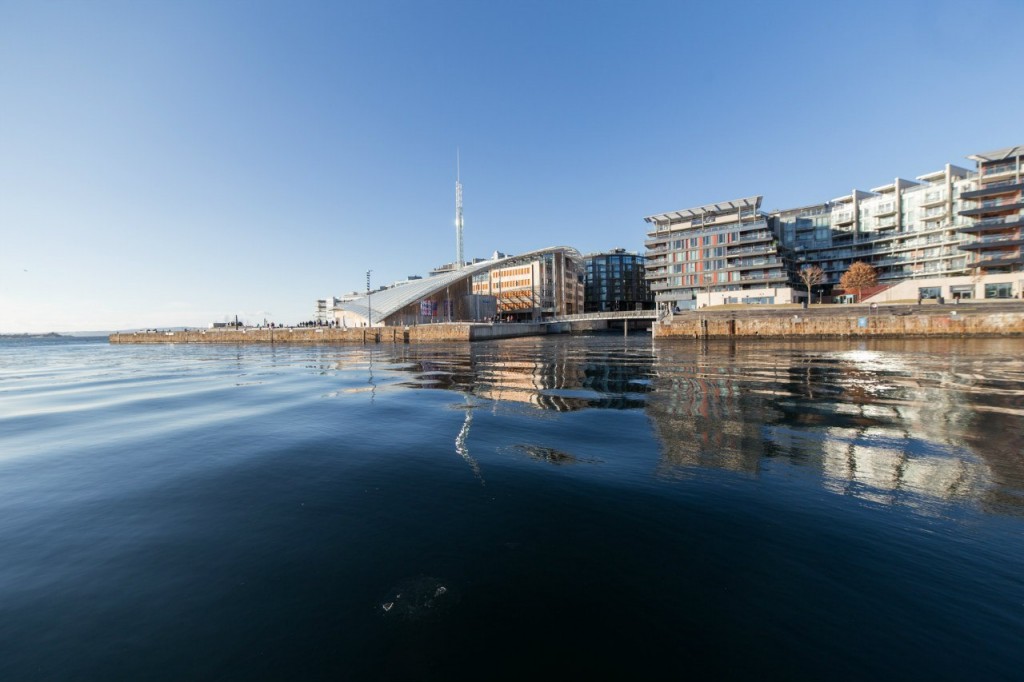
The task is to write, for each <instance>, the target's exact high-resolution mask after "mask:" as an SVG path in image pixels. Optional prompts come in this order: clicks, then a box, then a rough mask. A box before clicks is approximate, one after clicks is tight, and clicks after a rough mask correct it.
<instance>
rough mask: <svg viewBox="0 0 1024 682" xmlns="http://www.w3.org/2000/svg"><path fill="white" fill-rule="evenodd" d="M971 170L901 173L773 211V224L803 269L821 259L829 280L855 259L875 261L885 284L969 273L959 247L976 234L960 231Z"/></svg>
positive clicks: (834, 280)
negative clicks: (903, 175)
mask: <svg viewBox="0 0 1024 682" xmlns="http://www.w3.org/2000/svg"><path fill="white" fill-rule="evenodd" d="M970 178H971V173H970V171H968V170H966V169H964V168H959V167H957V166H953V165H949V164H947V165H946V166H945V168H943V169H942V170H939V171H936V172H934V173H928V174H925V175H921V176H918V178H917V181H913V180H906V179H903V178H896V179H895V180H893V182H891V183H889V184H886V185H883V186H881V187H875V188H873V189H872V190H871V191H869V192H865V191H862V190H853V191H852V192H850V194H848V195H845V196H842V197H838V198H836V199H832V200H831V201H826V202H824V203H821V204H813V205H811V206H804V207H801V208H794V209H789V210H785V211H774V212H772V214H771V225H772V230H773V231H774V232H775V233H776V234H778V235H779V240H780V244H781V246H782V248H783V249H784V250H786V251H787V252H790V253H792V254H793V262H794V265H795V267H796V269H797V270H799V269H800V268H801V267H803V266H805V265H818V266H820V267H821V268H822V269H823V270H824V272H825V279H824V281H823V284H825V285H829V286H830V285H833V284H835V283H837V282H838V281H839V278H840V277H841V276H842V274H843V273H844V272H845V271H846V270H847V268H849V267H850V265H851V264H852V263H853V262H855V261H863V262H865V263H869V264H871V265H872V266H874V268H875V269H876V270H877V271H878V279H879V282H880V283H881V284H892V283H894V282H899V281H902V280H904V279H907V278H911V277H938V276H955V275H965V274H967V273H968V271H969V269H970V258H969V254H968V253H967V252H966V251H963V250H961V249H960V248H959V247H960V246H961V245H962V244H963V243H965V242H966V241H968V240H969V237H968V236H967V235H965V234H964V233H962V232H960V228H961V227H963V226H964V225H966V224H967V220H966V219H965V218H963V217H961V216H960V215H959V214H958V210H959V208H960V207H961V205H962V204H961V200H960V194H961V193H962V192H963V191H965V190H967V189H970V188H971V187H972V185H971V179H970Z"/></svg>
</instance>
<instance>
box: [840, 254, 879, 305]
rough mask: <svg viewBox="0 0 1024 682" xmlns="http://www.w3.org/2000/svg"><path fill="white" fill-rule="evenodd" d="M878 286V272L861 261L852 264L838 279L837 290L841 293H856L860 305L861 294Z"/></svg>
mask: <svg viewBox="0 0 1024 682" xmlns="http://www.w3.org/2000/svg"><path fill="white" fill-rule="evenodd" d="M876 284H878V271H877V270H875V269H874V268H873V267H871V266H870V265H868V264H867V263H865V262H863V261H857V262H856V263H853V264H852V265H851V266H850V267H849V269H847V271H846V272H844V273H843V276H842V277H840V278H839V288H841V289H842V290H843V291H850V290H851V289H852V290H853V291H856V292H857V302H858V303H860V296H861V292H862V291H864V290H865V289H869V288H871V287H873V286H875V285H876Z"/></svg>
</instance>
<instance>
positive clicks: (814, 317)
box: [109, 300, 1024, 344]
mask: <svg viewBox="0 0 1024 682" xmlns="http://www.w3.org/2000/svg"><path fill="white" fill-rule="evenodd" d="M643 312H644V313H645V315H644V316H645V317H646V316H652V315H653V311H643ZM621 315H628V316H629V317H628V319H625V318H622V319H620V317H617V316H621ZM638 315H639V313H625V314H623V313H616V314H612V315H610V316H608V317H607V318H601V317H600V316H586V315H580V316H574V319H571V320H570V319H568V318H567V319H564V320H563V319H559V320H552V321H546V322H537V323H496V324H490V323H471V322H451V323H440V324H423V325H414V326H409V327H397V326H396V327H356V328H348V329H344V328H331V327H279V328H274V329H270V328H265V327H263V328H253V327H242V328H240V329H234V328H227V329H198V330H188V331H145V332H128V333H114V334H111V335H110V337H109V340H110V343H112V344H154V343H234V344H238V343H241V344H263V343H272V344H316V343H328V344H370V343H448V342H468V341H484V340H491V339H506V338H515V337H522V336H544V335H547V334H561V333H572V332H588V331H601V330H603V329H607V328H608V325H609V324H613V325H614V324H617V323H621V324H629V323H630V322H633V323H637V322H643V320H641V319H639V317H638ZM633 318H637V319H633ZM634 333H635V332H634ZM652 333H653V335H654V337H655V338H662V339H671V338H845V337H880V338H929V337H997V336H1024V301H1019V300H1009V301H994V302H992V301H977V302H965V303H962V304H958V305H953V304H945V305H939V304H934V303H925V304H923V305H915V304H893V305H877V306H872V305H867V304H862V305H822V306H811V307H810V308H801V307H799V306H787V307H767V306H766V307H743V308H740V307H733V308H729V307H723V308H717V309H716V308H707V309H702V310H693V311H687V312H683V313H676V314H671V315H665V316H663V317H662V318H661V319H660V320H657V321H654V322H653V328H652Z"/></svg>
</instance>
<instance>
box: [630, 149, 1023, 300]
mask: <svg viewBox="0 0 1024 682" xmlns="http://www.w3.org/2000/svg"><path fill="white" fill-rule="evenodd" d="M968 158H970V159H971V160H973V161H975V162H976V164H977V167H976V169H975V170H968V169H966V168H961V167H959V166H954V165H951V164H946V166H945V167H943V168H942V169H939V170H936V171H934V172H932V173H926V174H924V175H920V176H918V177H917V178H916V179H915V180H907V179H904V178H895V179H894V180H893V181H892V182H891V183H887V184H885V185H882V186H880V187H874V188H872V189H871V190H870V191H864V190H853V191H851V192H850V193H849V194H848V195H844V196H841V197H838V198H835V199H832V200H830V201H824V202H821V203H817V204H811V205H808V206H802V207H798V208H792V209H787V210H781V211H772V212H771V213H770V214H764V213H762V212H761V211H760V205H761V197H759V196H757V197H749V198H746V199H739V200H736V201H731V202H724V203H722V204H710V205H708V206H701V207H698V208H693V209H686V210H684V211H674V212H671V213H663V214H660V215H656V216H650V217H647V218H645V219H644V220H645V221H646V222H647V223H648V224H649V225H650V226H652V227H651V228H650V229H649V230H648V233H647V237H648V239H647V242H646V245H647V249H648V250H647V273H648V274H647V278H648V281H649V282H650V283H651V288H652V290H653V291H654V293H655V298H656V300H657V301H658V302H659V303H662V302H664V303H668V304H670V305H671V306H673V307H679V308H682V309H686V308H694V307H700V306H702V305H708V304H721V303H769V302H772V303H783V302H789V301H791V300H800V299H803V298H804V297H805V296H806V293H805V289H804V287H803V286H802V285H801V284H800V283H799V278H798V274H797V273H798V272H799V270H800V269H801V268H802V267H804V266H811V265H818V266H820V267H821V268H822V269H823V270H824V275H825V277H824V280H823V282H822V283H821V289H822V290H824V291H830V290H831V289H832V288H833V287H834V286H835V285H837V284H838V282H839V278H840V277H841V276H842V274H843V273H844V272H846V270H847V269H848V268H849V267H850V265H851V264H852V263H854V262H855V261H863V262H865V263H869V264H871V265H872V266H874V267H875V269H876V270H877V271H878V279H879V283H880V284H882V285H886V286H894V285H896V284H898V283H900V282H905V281H908V280H921V281H922V282H923V281H925V280H927V281H928V284H927V286H925V285H924V284H922V286H921V287H920V288H919V289H920V290H919V291H918V293H917V295H918V296H919V297H922V298H928V297H937V296H940V295H943V296H949V297H951V298H968V297H980V296H984V297H986V298H1005V297H1010V296H1019V295H1022V293H1024V277H1020V278H1016V279H1015V278H1014V277H1010V276H1008V275H1010V274H1012V273H1017V272H1024V146H1017V147H1007V148H1005V149H999V150H996V151H993V152H987V153H984V154H975V155H973V156H970V157H968ZM996 275H999V276H998V277H996ZM983 277H987V278H988V279H992V280H993V281H992V282H988V281H987V280H986V281H985V282H983V283H981V284H979V285H978V286H974V284H975V283H974V282H973V281H972V278H973V279H978V280H979V281H981V280H980V279H979V278H983ZM954 278H959V280H962V281H955V282H953V281H952V279H954ZM943 279H945V280H950V282H947V286H942V285H940V284H937V283H936V282H938V281H940V280H943ZM790 287H791V289H790ZM787 291H788V293H787Z"/></svg>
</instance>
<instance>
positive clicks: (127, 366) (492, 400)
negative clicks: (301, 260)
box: [0, 336, 1024, 680]
mask: <svg viewBox="0 0 1024 682" xmlns="http://www.w3.org/2000/svg"><path fill="white" fill-rule="evenodd" d="M1022 350H1024V341H1021V340H990V341H970V342H964V341H930V342H876V343H868V344H865V343H855V342H851V343H823V344H811V343H802V344H787V343H757V344H742V343H738V344H734V345H730V344H728V343H721V344H709V345H703V346H702V345H699V344H694V343H689V342H685V343H678V344H664V343H662V344H658V345H657V346H652V344H651V341H650V339H644V338H641V337H639V336H636V337H633V338H630V339H629V340H623V339H621V338H619V337H616V336H611V337H591V338H569V337H559V338H552V339H527V340H516V341H504V342H494V343H481V344H474V345H472V346H469V345H465V346H462V345H459V346H435V347H423V346H412V347H410V346H397V347H395V346H380V347H375V348H369V349H367V348H362V347H360V348H347V347H312V348H299V347H289V348H280V347H278V348H265V347H216V346H213V347H211V346H159V347H146V346H138V347H132V346H120V347H113V348H112V347H110V346H108V345H107V344H106V343H105V342H92V341H5V342H2V343H0V679H3V680H115V679H118V680H183V679H195V680H254V679H288V680H320V679H344V680H360V679H399V680H405V679H436V680H452V679H470V680H485V679H515V680H519V679H524V678H531V679H627V678H629V679H667V678H669V677H670V676H672V677H673V678H692V679H752V678H756V679H786V680H799V679H813V680H818V679H849V680H865V679H928V680H934V679H953V680H965V679H971V680H974V679H984V680H996V679H1006V680H1011V679H1021V675H1022V672H1021V671H1022V669H1024V668H1022V665H1024V572H1022V568H1024V456H1022V454H1021V450H1022V449H1024V360H1022V358H1021V352H1022Z"/></svg>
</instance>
